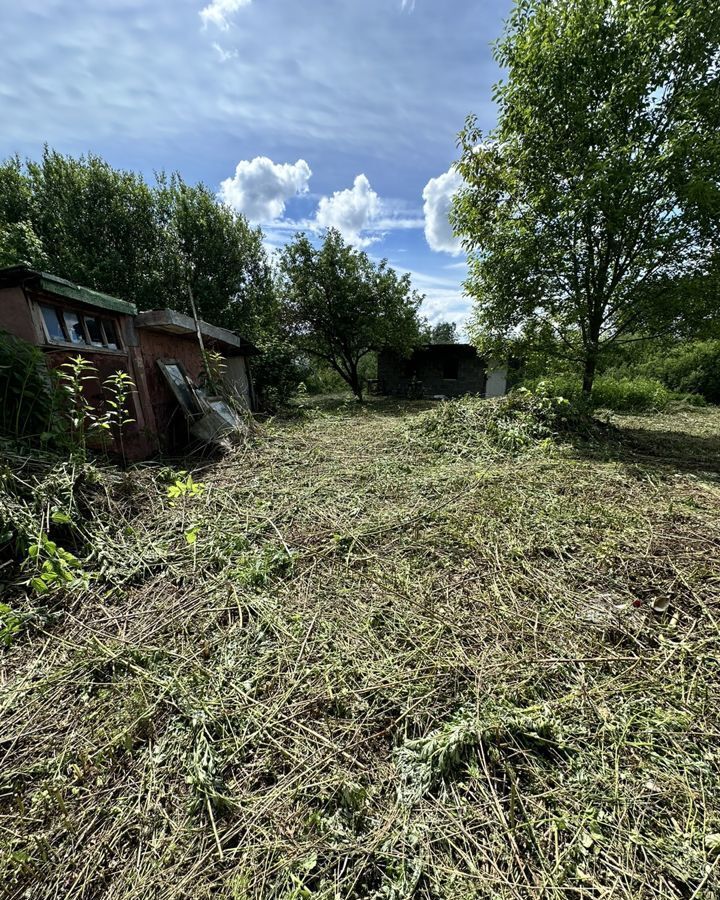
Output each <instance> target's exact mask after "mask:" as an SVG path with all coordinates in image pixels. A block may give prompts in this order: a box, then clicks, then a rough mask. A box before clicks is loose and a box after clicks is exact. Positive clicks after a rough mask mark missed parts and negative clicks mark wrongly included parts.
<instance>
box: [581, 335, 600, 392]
mask: <svg viewBox="0 0 720 900" xmlns="http://www.w3.org/2000/svg"><path fill="white" fill-rule="evenodd" d="M596 368H597V350H596V349H595V348H594V347H592V348H588V350H587V351H586V354H585V371H584V372H583V385H582V392H583V397H586V398H588V399H589V397H590V395H591V394H592V388H593V382H594V381H595V370H596Z"/></svg>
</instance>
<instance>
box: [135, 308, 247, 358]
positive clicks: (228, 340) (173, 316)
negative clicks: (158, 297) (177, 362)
mask: <svg viewBox="0 0 720 900" xmlns="http://www.w3.org/2000/svg"><path fill="white" fill-rule="evenodd" d="M198 324H199V325H200V332H201V334H202V336H203V337H204V338H207V339H208V340H209V341H213V342H214V343H216V344H219V345H221V346H222V347H224V348H226V349H227V350H229V351H230V352H231V353H234V355H236V356H254V355H255V354H257V353H259V352H260V351H259V350H258V349H257V347H255V345H254V344H251V343H250V341H246V340H245V338H242V337H240V335H238V334H236V333H235V332H234V331H230V330H229V329H228V328H219V327H218V326H217V325H210V323H209V322H203V321H202V319H201V320H200V322H199V323H198ZM135 325H136V327H137V328H147V329H148V330H150V331H161V332H164V333H165V334H176V335H178V336H187V337H194V336H195V334H196V330H195V320H194V319H193V318H192V317H191V316H186V315H185V313H181V312H177V311H176V310H174V309H153V310H150V311H149V312H142V313H140V314H139V315H138V316H137V318H136V319H135Z"/></svg>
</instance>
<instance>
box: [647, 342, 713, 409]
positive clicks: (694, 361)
mask: <svg viewBox="0 0 720 900" xmlns="http://www.w3.org/2000/svg"><path fill="white" fill-rule="evenodd" d="M641 368H642V371H643V372H644V373H645V374H646V375H650V376H653V377H655V378H659V379H660V381H662V382H663V384H665V385H666V386H667V387H668V388H670V390H673V391H679V392H681V393H684V394H697V395H700V396H702V397H704V398H705V400H707V401H708V403H720V341H694V342H692V343H685V344H679V345H678V346H676V347H673V348H670V349H669V350H666V351H663V352H662V353H657V354H655V355H653V356H652V357H651V358H650V359H649V360H648V361H647V362H646V363H644V364H643V366H642V367H641Z"/></svg>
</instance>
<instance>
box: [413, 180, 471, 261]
mask: <svg viewBox="0 0 720 900" xmlns="http://www.w3.org/2000/svg"><path fill="white" fill-rule="evenodd" d="M461 184H462V178H461V177H460V175H459V174H458V173H457V172H456V171H455V169H450V170H449V171H448V172H445V173H444V174H443V175H440V176H439V177H438V178H431V179H430V181H428V183H427V184H426V185H425V188H424V190H423V201H424V202H423V212H424V213H425V239H426V240H427V242H428V246H429V247H430V249H431V250H436V251H438V252H443V253H452V254H453V256H458V255H459V254H460V253H462V246H461V244H460V241H459V240H458V238H456V237H455V235H454V234H453V231H452V227H451V226H450V220H449V218H448V216H449V213H450V208H451V205H452V199H453V196H454V195H455V194H456V193H457V191H458V190H459V188H460V185H461Z"/></svg>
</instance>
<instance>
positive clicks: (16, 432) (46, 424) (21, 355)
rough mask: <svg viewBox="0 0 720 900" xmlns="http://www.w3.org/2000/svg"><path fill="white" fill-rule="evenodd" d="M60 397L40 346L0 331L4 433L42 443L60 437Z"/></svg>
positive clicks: (0, 428) (1, 434) (0, 399)
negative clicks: (58, 429) (58, 420)
mask: <svg viewBox="0 0 720 900" xmlns="http://www.w3.org/2000/svg"><path fill="white" fill-rule="evenodd" d="M57 415H58V398H57V393H56V391H54V389H53V384H52V382H51V375H50V373H48V370H47V367H46V366H45V360H44V358H43V355H42V353H41V351H40V350H38V349H37V348H36V347H33V346H32V345H30V344H28V343H27V342H25V341H21V340H19V339H18V338H15V337H13V336H12V335H10V334H6V333H5V332H2V331H0V437H3V438H7V439H10V440H18V439H22V440H23V441H25V442H27V443H30V444H34V445H36V446H42V445H43V444H48V443H50V442H52V441H53V440H54V439H55V438H56V437H57Z"/></svg>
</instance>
